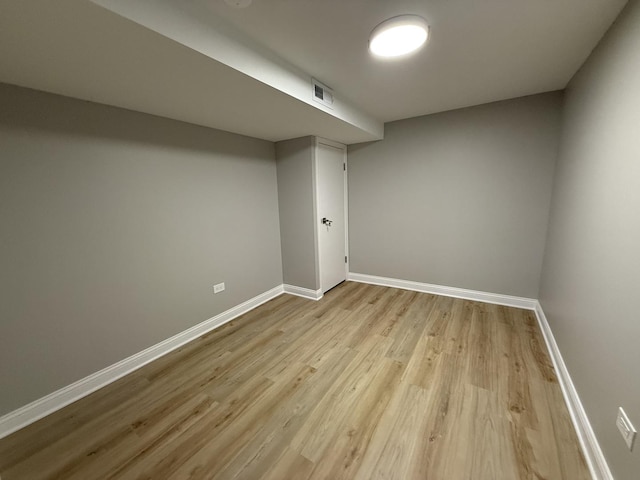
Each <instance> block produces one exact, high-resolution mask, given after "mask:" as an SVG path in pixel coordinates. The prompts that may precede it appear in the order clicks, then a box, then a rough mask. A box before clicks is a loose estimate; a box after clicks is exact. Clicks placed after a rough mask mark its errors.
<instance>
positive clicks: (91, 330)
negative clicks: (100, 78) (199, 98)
mask: <svg viewBox="0 0 640 480" xmlns="http://www.w3.org/2000/svg"><path fill="white" fill-rule="evenodd" d="M0 105H2V108H0V265H1V268H0V292H1V293H0V295H1V301H0V319H1V322H0V384H1V385H2V388H0V414H3V413H6V412H8V411H10V410H13V409H15V408H17V407H20V406H22V405H24V404H26V403H28V402H30V401H32V400H35V399H37V398H39V397H42V396H43V395H46V394H48V393H50V392H52V391H54V390H56V389H58V388H60V387H63V386H65V385H68V384H70V383H72V382H73V381H75V380H78V379H80V378H82V377H84V376H86V375H88V374H90V373H93V372H95V371H97V370H100V369H101V368H103V367H106V366H108V365H111V364H113V363H114V362H117V361H119V360H122V359H123V358H125V357H127V356H129V355H131V354H133V353H136V352H139V351H141V350H143V349H145V348H147V347H149V346H151V345H153V344H155V343H157V342H159V341H161V340H164V339H166V338H168V337H170V336H172V335H174V334H176V333H178V332H181V331H183V330H185V329H187V328H189V327H191V326H193V325H195V324H197V323H199V322H202V321H203V320H206V319H208V318H210V317H212V316H214V315H216V314H218V313H220V312H222V311H224V310H226V309H228V308H230V307H232V306H235V305H237V304H239V303H241V302H243V301H245V300H247V299H249V298H251V297H254V296H255V295H258V294H260V293H262V292H265V291H266V290H269V289H271V288H273V287H275V286H277V285H280V284H281V283H282V268H281V258H280V240H279V226H278V221H279V220H278V199H277V183H276V182H277V180H276V162H275V154H274V146H273V144H272V143H270V142H265V141H262V140H256V139H252V138H248V137H242V136H239V135H233V134H229V133H225V132H221V131H215V130H210V129H206V128H201V127H196V126H192V125H189V124H185V123H180V122H176V121H171V120H166V119H161V118H157V117H153V116H149V115H144V114H139V113H133V112H129V111H125V110H120V109H116V108H110V107H105V106H100V105H96V104H91V103H87V102H82V101H78V100H72V99H68V98H64V97H59V96H54V95H49V94H45V93H38V92H34V91H30V90H25V89H20V88H17V87H10V86H6V85H0ZM223 281H224V282H225V283H226V291H225V292H223V293H221V294H218V295H215V296H214V295H213V292H212V285H213V284H214V283H218V282H223Z"/></svg>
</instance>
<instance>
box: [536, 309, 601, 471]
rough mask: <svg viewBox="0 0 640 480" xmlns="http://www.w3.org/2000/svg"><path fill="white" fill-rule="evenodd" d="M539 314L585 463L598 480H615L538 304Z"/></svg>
mask: <svg viewBox="0 0 640 480" xmlns="http://www.w3.org/2000/svg"><path fill="white" fill-rule="evenodd" d="M535 312H536V317H538V323H539V324H540V330H542V335H543V336H544V341H545V342H546V344H547V349H548V350H549V354H550V356H551V361H552V362H553V367H554V368H555V371H556V373H557V375H558V382H559V383H560V388H561V389H562V394H563V396H564V401H565V403H566V404H567V408H568V409H569V415H571V420H572V422H573V426H574V428H575V429H576V433H577V435H578V440H579V441H580V445H581V446H582V452H583V453H584V456H585V460H586V461H587V465H588V467H589V470H590V471H591V476H592V477H593V478H594V480H613V475H612V474H611V470H609V465H607V460H606V459H605V457H604V454H603V453H602V450H601V449H600V445H599V444H598V439H597V438H596V436H595V433H594V432H593V429H592V428H591V424H590V423H589V418H588V417H587V414H586V412H585V411H584V408H583V406H582V402H581V401H580V397H579V396H578V392H577V391H576V388H575V386H574V385H573V381H572V380H571V376H570V375H569V371H568V370H567V366H566V365H565V363H564V360H563V359H562V354H561V353H560V349H559V348H558V344H557V343H556V340H555V338H554V336H553V332H552V331H551V327H550V326H549V322H548V321H547V317H546V316H545V314H544V312H543V311H542V306H541V305H540V302H536V308H535Z"/></svg>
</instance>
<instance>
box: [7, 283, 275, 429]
mask: <svg viewBox="0 0 640 480" xmlns="http://www.w3.org/2000/svg"><path fill="white" fill-rule="evenodd" d="M282 293H284V288H283V286H282V285H279V286H277V287H275V288H272V289H271V290H269V291H267V292H264V293H262V294H260V295H258V296H256V297H253V298H252V299H250V300H247V301H246V302H244V303H241V304H240V305H237V306H235V307H233V308H230V309H229V310H227V311H225V312H222V313H221V314H219V315H216V316H215V317H212V318H210V319H209V320H205V321H204V322H202V323H199V324H198V325H195V326H193V327H191V328H189V329H187V330H185V331H183V332H180V333H178V334H177V335H174V336H173V337H171V338H168V339H166V340H164V341H162V342H160V343H157V344H156V345H153V346H152V347H149V348H147V349H146V350H143V351H142V352H139V353H136V354H134V355H132V356H130V357H128V358H125V359H124V360H122V361H120V362H118V363H115V364H113V365H111V366H109V367H107V368H104V369H102V370H100V371H99V372H96V373H93V374H91V375H89V376H88V377H85V378H83V379H81V380H78V381H77V382H75V383H72V384H71V385H68V386H66V387H64V388H61V389H60V390H57V391H55V392H53V393H51V394H49V395H47V396H46V397H43V398H40V399H38V400H36V401H34V402H32V403H29V404H28V405H25V406H24V407H21V408H19V409H17V410H14V411H13V412H10V413H8V414H6V415H4V416H2V417H0V438H4V437H6V436H7V435H10V434H11V433H13V432H15V431H16V430H19V429H21V428H23V427H26V426H27V425H29V424H31V423H33V422H35V421H36V420H39V419H41V418H43V417H45V416H47V415H49V414H51V413H53V412H55V411H56V410H60V409H61V408H63V407H65V406H67V405H69V404H70V403H73V402H75V401H76V400H80V399H81V398H83V397H86V396H87V395H89V394H90V393H93V392H95V391H96V390H98V389H100V388H102V387H104V386H106V385H108V384H110V383H112V382H115V381H116V380H118V379H119V378H122V377H124V376H125V375H127V374H129V373H131V372H133V371H135V370H137V369H139V368H140V367H142V366H144V365H146V364H147V363H149V362H152V361H153V360H155V359H157V358H160V357H162V356H163V355H166V354H167V353H169V352H171V351H173V350H175V349H177V348H179V347H181V346H182V345H184V344H185V343H188V342H190V341H192V340H195V339H196V338H198V337H200V336H202V335H204V334H205V333H207V332H209V331H211V330H213V329H215V328H218V327H219V326H221V325H223V324H225V323H227V322H229V321H231V320H233V319H234V318H237V317H239V316H240V315H243V314H245V313H247V312H248V311H250V310H253V309H254V308H256V307H257V306H259V305H262V304H263V303H265V302H268V301H269V300H271V299H273V298H275V297H277V296H278V295H281V294H282Z"/></svg>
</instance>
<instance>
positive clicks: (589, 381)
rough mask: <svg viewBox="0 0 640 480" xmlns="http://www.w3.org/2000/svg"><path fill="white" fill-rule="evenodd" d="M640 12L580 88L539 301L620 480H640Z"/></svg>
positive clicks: (593, 62)
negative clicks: (627, 437) (622, 413)
mask: <svg viewBox="0 0 640 480" xmlns="http://www.w3.org/2000/svg"><path fill="white" fill-rule="evenodd" d="M639 46H640V4H639V3H638V2H631V3H630V4H629V5H628V7H627V9H626V10H625V12H624V13H623V14H622V16H621V17H620V19H619V20H618V21H617V23H616V24H614V26H613V27H612V29H611V31H610V32H609V33H608V34H607V36H606V37H605V39H604V41H603V42H602V43H601V44H600V45H599V46H598V48H597V49H596V50H595V52H594V53H593V54H592V56H591V57H590V58H589V60H588V61H587V63H586V65H585V66H584V67H583V69H582V70H581V72H580V73H579V74H578V75H577V76H576V77H575V78H574V79H573V80H572V81H571V83H570V85H569V88H568V90H567V95H566V106H565V112H564V121H563V138H562V144H561V150H560V156H559V160H558V172H557V176H556V181H555V187H554V193H553V201H552V208H551V211H552V215H551V222H550V227H549V238H548V242H547V249H546V254H545V260H544V268H543V273H542V283H541V289H540V301H541V304H542V307H543V309H544V311H545V314H546V316H547V317H548V319H549V323H550V324H551V328H552V330H553V332H554V335H555V337H556V340H557V342H558V345H559V347H560V351H561V352H562V355H563V357H564V360H565V361H566V364H567V368H568V369H569V372H570V373H571V376H572V378H573V381H574V383H575V385H576V388H577V390H578V393H579V395H580V398H581V400H582V403H583V404H584V407H585V410H586V412H587V415H588V417H589V420H590V422H591V424H592V426H593V427H594V430H595V433H596V436H597V437H598V440H599V441H600V445H601V447H602V449H603V451H604V453H605V456H606V457H607V460H608V462H609V466H610V467H611V468H612V471H613V474H614V476H615V478H616V479H618V480H625V479H627V480H631V479H634V480H636V479H638V478H640V444H639V443H638V442H639V441H640V440H636V446H635V449H634V450H635V451H634V452H632V453H630V452H629V451H628V450H627V448H626V445H625V444H624V442H623V440H622V437H621V436H620V434H619V433H618V431H617V429H616V427H615V418H616V411H617V408H618V407H619V406H622V407H623V408H625V410H626V411H627V414H628V415H629V416H630V419H631V421H632V422H633V423H634V424H635V426H636V428H640V380H639V378H640V377H639V374H638V367H640V347H639V344H640V313H639V310H638V303H637V295H638V288H639V287H640V49H639Z"/></svg>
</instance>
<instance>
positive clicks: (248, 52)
mask: <svg viewBox="0 0 640 480" xmlns="http://www.w3.org/2000/svg"><path fill="white" fill-rule="evenodd" d="M105 3H107V2H105ZM130 3H131V7H132V12H130V15H131V16H134V15H137V16H140V17H145V18H146V17H148V18H147V19H146V20H145V22H146V23H149V24H153V23H154V22H155V23H156V24H157V26H159V27H160V28H161V29H163V30H165V33H166V34H158V33H156V32H155V31H153V29H150V28H149V27H147V26H146V25H145V26H141V25H140V24H139V23H137V22H134V21H131V20H129V19H127V18H124V17H123V16H122V15H120V14H114V13H113V12H111V11H109V10H107V9H105V8H102V7H101V6H98V5H96V4H94V3H91V2H89V1H88V0H58V1H56V2H51V1H48V0H29V1H28V2H24V1H18V0H15V1H5V2H2V3H1V4H0V82H5V83H10V84H15V85H19V86H23V87H29V88H34V89H38V90H43V91H47V92H51V93H57V94H61V95H66V96H70V97H75V98H80V99H84V100H89V101H94V102H98V103H104V104H107V105H114V106H118V107H122V108H127V109H130V110H136V111H140V112H144V113H150V114H154V115H158V116H163V117H167V118H173V119H176V120H182V121H186V122H189V123H194V124H197V125H203V126H207V127H212V128H218V129H221V130H227V131H231V132H235V133H240V134H244V135H248V136H252V137H256V138H263V139H266V140H271V141H278V140H283V139H287V138H295V137H299V136H304V135H318V136H323V137H327V138H332V139H335V140H336V141H340V142H343V143H358V142H364V141H369V140H374V139H378V138H381V136H382V131H383V124H382V123H381V122H379V121H377V120H375V119H373V118H372V117H370V116H368V115H367V114H365V113H362V112H360V111H358V110H356V109H354V108H352V107H350V106H349V105H348V104H346V103H345V102H343V101H340V99H336V104H337V105H339V108H334V109H326V108H325V107H323V106H322V105H320V104H318V103H316V102H313V101H312V93H311V92H312V88H311V77H310V76H308V75H306V74H304V72H302V71H301V70H299V69H296V68H295V67H292V66H291V65H289V64H288V63H286V62H285V61H283V60H281V59H279V58H278V57H277V56H276V55H274V54H271V56H270V57H269V56H265V55H264V54H263V52H260V51H256V50H253V48H254V45H249V44H247V42H244V41H238V40H235V39H232V38H229V37H227V36H226V35H225V34H224V33H219V32H218V31H217V30H215V29H214V28H206V27H205V25H204V24H200V28H199V27H198V23H197V22H194V19H193V17H192V14H193V13H194V12H193V11H189V10H188V9H187V10H184V9H180V10H178V9H173V8H167V10H164V9H163V8H162V7H163V6H164V5H166V6H167V7H170V5H168V4H165V2H162V1H158V2H150V1H149V2H147V1H139V2H138V1H136V2H130ZM190 3H191V2H184V4H185V5H187V4H190ZM114 4H116V6H117V4H118V2H114ZM121 4H126V2H121ZM134 4H135V5H134ZM194 8H196V9H197V7H194ZM195 13H197V12H195ZM166 15H169V16H168V17H167V16H166ZM208 16H209V17H213V16H214V15H213V14H212V13H210V12H209V14H208ZM177 25H182V27H181V28H183V29H184V30H186V34H185V35H183V36H179V35H176V34H175V33H176V32H175V31H171V28H167V26H169V27H171V26H177ZM187 25H188V27H187ZM174 30H180V28H175V29H174ZM167 34H168V35H167ZM170 35H172V36H179V37H180V39H181V40H183V41H180V40H175V39H173V38H171V36H170ZM185 43H188V44H189V45H186V44H185ZM210 43H212V44H213V46H211V45H210ZM208 47H209V48H208ZM211 50H213V51H211ZM234 52H235V53H234ZM207 53H213V54H215V55H216V56H218V57H219V58H213V57H212V56H211V55H209V54H207ZM225 61H226V62H228V63H230V64H232V65H228V64H227V63H225ZM252 69H253V70H261V71H262V72H263V73H262V74H261V76H260V75H258V73H257V72H255V71H252ZM247 72H248V73H247ZM256 77H259V78H257V79H256ZM276 81H277V82H279V83H278V85H276V86H274V85H273V83H275V82H276ZM270 82H271V83H270ZM303 83H304V84H305V87H306V88H305V87H303ZM303 88H304V89H305V90H306V99H302V97H303ZM325 110H326V111H325Z"/></svg>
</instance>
